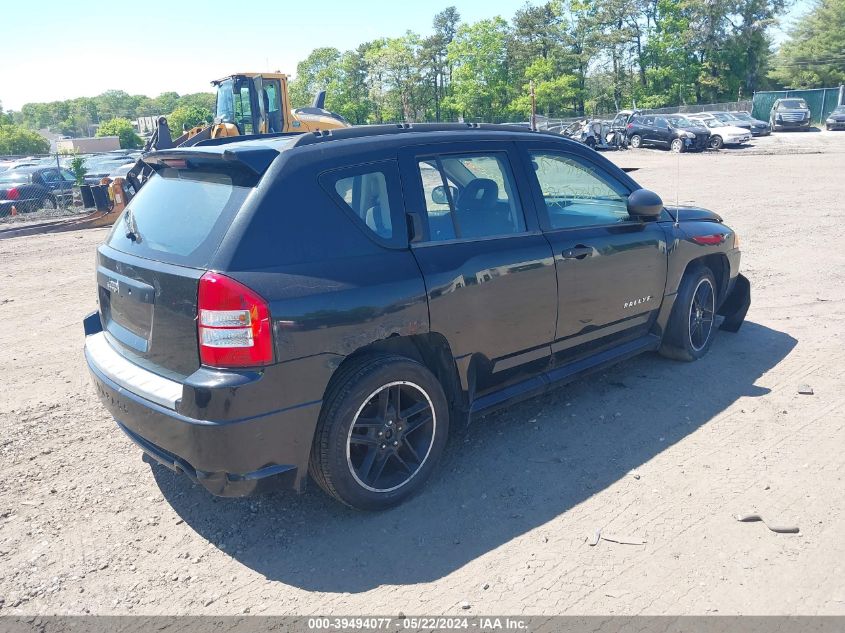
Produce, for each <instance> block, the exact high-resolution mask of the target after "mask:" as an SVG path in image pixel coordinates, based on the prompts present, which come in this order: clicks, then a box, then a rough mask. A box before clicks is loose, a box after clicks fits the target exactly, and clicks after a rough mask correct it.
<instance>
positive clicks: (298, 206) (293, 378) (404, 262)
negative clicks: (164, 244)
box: [214, 146, 429, 406]
mask: <svg viewBox="0 0 845 633" xmlns="http://www.w3.org/2000/svg"><path fill="white" fill-rule="evenodd" d="M321 149H322V148H321V147H319V146H317V147H314V148H305V149H304V150H303V149H299V150H296V151H295V152H290V154H291V156H290V157H286V156H283V157H281V158H280V159H277V161H276V162H275V163H274V164H273V165H272V166H271V167H270V169H269V170H268V173H267V174H266V175H265V177H264V178H263V179H262V182H261V184H260V185H259V192H258V193H259V194H260V195H259V196H257V197H256V199H257V203H256V204H254V205H251V207H250V208H249V209H245V210H244V211H245V212H242V213H241V214H239V216H238V218H237V219H236V220H235V222H234V223H233V226H232V228H231V229H230V231H229V233H228V234H227V237H226V238H225V239H224V242H223V244H222V245H221V248H220V250H219V252H218V255H217V256H216V257H215V261H214V267H215V268H217V269H218V270H220V271H222V272H224V273H225V274H227V275H229V276H231V277H233V278H235V279H237V280H238V281H241V282H242V283H244V284H246V285H247V286H249V287H250V288H253V289H254V290H255V291H256V292H258V293H259V294H260V295H261V296H263V297H264V298H265V299H266V300H267V301H268V303H269V304H270V312H271V315H272V318H273V327H274V335H275V352H276V360H277V362H278V363H280V366H279V367H278V368H277V369H276V370H274V371H277V372H280V380H281V384H283V385H284V384H296V385H298V388H297V389H296V391H298V392H299V393H297V394H294V393H285V394H283V395H282V400H283V402H282V404H283V405H285V406H289V405H293V404H295V402H294V400H297V401H298V402H308V401H312V400H317V399H320V398H322V394H323V390H324V389H325V386H326V384H327V383H328V381H329V379H330V377H331V375H332V373H333V372H334V370H335V369H336V368H337V366H338V365H339V364H340V362H341V361H342V360H343V358H345V357H346V356H348V355H349V354H352V353H353V352H355V351H356V350H358V349H360V348H361V347H364V346H366V345H368V344H370V343H373V342H375V341H379V340H382V339H386V338H388V337H391V336H409V335H414V334H423V333H427V332H428V331H429V315H428V304H427V302H426V293H425V285H424V283H423V280H422V276H421V274H420V271H419V268H418V266H417V264H416V261H415V260H414V258H413V255H412V254H411V252H410V250H408V248H407V246H405V247H404V248H390V247H387V246H384V245H382V244H379V243H377V241H376V240H374V239H371V238H370V237H369V236H368V235H367V229H366V228H363V227H361V226H359V224H357V223H356V222H355V221H354V220H353V219H352V218H351V217H349V215H348V214H347V213H346V212H344V211H343V210H342V209H341V208H340V207H339V206H338V205H337V203H336V202H335V200H334V199H332V198H331V197H330V196H329V195H328V194H327V193H326V192H325V191H324V190H323V188H322V187H321V186H320V184H319V182H318V177H319V175H320V173H322V172H323V171H326V170H327V169H331V168H333V165H331V164H327V163H326V161H325V159H323V158H322V157H321ZM389 158H391V157H390V156H385V155H384V154H383V153H379V154H370V155H368V154H367V153H366V151H363V152H362V151H360V150H359V151H358V153H357V154H356V158H355V159H354V160H349V161H341V162H340V163H339V164H338V165H337V166H338V167H340V166H346V165H354V164H363V163H367V162H374V161H376V160H379V161H380V160H384V159H389ZM394 158H395V157H394ZM401 211H402V217H404V209H402V210H401ZM397 230H403V227H399V228H398V229H397ZM306 359H307V360H306ZM302 371H307V372H308V374H309V376H308V379H307V380H303V376H302V375H301V372H302ZM291 391H293V390H291Z"/></svg>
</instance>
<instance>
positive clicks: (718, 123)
mask: <svg viewBox="0 0 845 633" xmlns="http://www.w3.org/2000/svg"><path fill="white" fill-rule="evenodd" d="M704 125H706V126H707V127H725V126H726V125H727V123H722V122H721V121H717V120H716V119H707V120H706V121H704Z"/></svg>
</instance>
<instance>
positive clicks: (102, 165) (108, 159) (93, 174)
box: [85, 152, 141, 185]
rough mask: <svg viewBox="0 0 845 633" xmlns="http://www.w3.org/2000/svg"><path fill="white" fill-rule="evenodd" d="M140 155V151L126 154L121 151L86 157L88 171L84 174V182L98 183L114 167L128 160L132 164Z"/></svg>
mask: <svg viewBox="0 0 845 633" xmlns="http://www.w3.org/2000/svg"><path fill="white" fill-rule="evenodd" d="M140 157H141V154H140V153H135V154H126V153H122V152H121V153H114V154H112V153H108V154H97V155H95V156H91V157H90V158H86V160H85V168H86V169H87V170H88V171H87V173H86V174H85V184H86V185H98V184H100V181H101V180H102V179H103V178H107V177H109V176H110V175H111V174H112V173H113V172H114V171H115V170H116V169H118V168H120V167H123V166H124V165H126V164H127V162H129V161H132V162H133V164H134V163H135V161H137V160H138V158H140ZM124 178H125V176H124Z"/></svg>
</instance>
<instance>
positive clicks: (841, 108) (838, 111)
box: [831, 105, 845, 114]
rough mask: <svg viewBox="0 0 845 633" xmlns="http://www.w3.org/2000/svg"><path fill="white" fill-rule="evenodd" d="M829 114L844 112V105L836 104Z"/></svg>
mask: <svg viewBox="0 0 845 633" xmlns="http://www.w3.org/2000/svg"><path fill="white" fill-rule="evenodd" d="M831 114H845V105H841V106H836V107H835V108H833V112H831Z"/></svg>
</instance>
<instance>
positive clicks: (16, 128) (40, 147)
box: [0, 123, 50, 156]
mask: <svg viewBox="0 0 845 633" xmlns="http://www.w3.org/2000/svg"><path fill="white" fill-rule="evenodd" d="M49 151H50V143H49V141H47V139H45V138H44V137H43V136H41V135H40V134H38V133H36V132H33V131H32V130H28V129H26V128H25V127H23V126H20V125H15V124H10V123H0V156H4V155H15V154H46V153H47V152H49Z"/></svg>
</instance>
